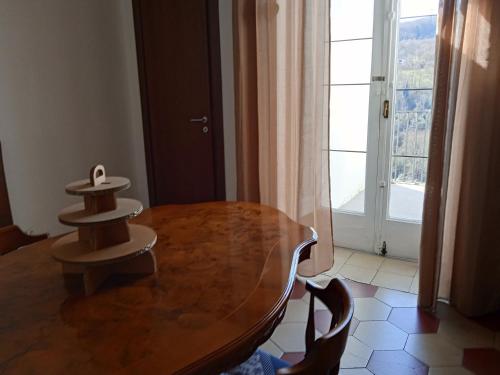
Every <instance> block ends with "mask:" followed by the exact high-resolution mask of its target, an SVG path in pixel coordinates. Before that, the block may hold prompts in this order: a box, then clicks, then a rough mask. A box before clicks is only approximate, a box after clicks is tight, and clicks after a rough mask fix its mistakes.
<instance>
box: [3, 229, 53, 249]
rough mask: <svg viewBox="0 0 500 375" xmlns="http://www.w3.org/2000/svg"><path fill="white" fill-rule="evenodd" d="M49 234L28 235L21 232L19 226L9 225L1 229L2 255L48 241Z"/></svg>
mask: <svg viewBox="0 0 500 375" xmlns="http://www.w3.org/2000/svg"><path fill="white" fill-rule="evenodd" d="M47 237H48V236H47V234H40V235H34V236H32V235H28V234H26V233H24V232H23V231H22V230H20V229H19V228H18V227H17V225H8V226H6V227H2V228H0V255H4V254H7V253H9V252H11V251H13V250H16V249H18V248H20V247H21V246H26V245H29V244H32V243H34V242H37V241H41V240H44V239H46V238H47Z"/></svg>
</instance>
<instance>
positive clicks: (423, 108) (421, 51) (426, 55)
mask: <svg viewBox="0 0 500 375" xmlns="http://www.w3.org/2000/svg"><path fill="white" fill-rule="evenodd" d="M437 7H438V0H400V2H399V13H398V14H399V16H398V18H397V20H396V22H397V24H396V25H395V29H396V35H397V38H396V39H395V42H394V46H393V48H394V49H395V61H393V63H392V65H393V68H392V69H393V71H394V74H395V75H394V79H393V82H394V83H393V87H392V90H389V93H388V94H389V97H391V96H392V98H393V103H394V105H393V110H392V116H391V120H392V121H390V122H391V126H390V133H389V134H388V138H389V140H388V142H387V144H388V146H387V149H386V150H385V154H386V155H387V159H386V160H387V161H386V166H387V167H386V168H387V169H388V170H389V173H387V174H385V175H386V176H387V177H386V179H387V184H386V185H387V187H388V189H387V190H388V191H387V192H386V193H385V194H382V197H383V200H384V201H385V204H384V205H383V206H384V207H383V213H382V218H383V219H382V231H381V237H380V241H386V245H387V250H388V252H389V254H390V255H392V256H398V257H403V258H413V259H416V258H418V252H419V246H420V224H421V220H422V210H423V202H424V193H425V181H426V178H427V158H428V152H429V136H430V127H431V111H432V91H433V81H434V61H435V42H436V20H437ZM389 68H390V69H391V67H390V66H389ZM391 102H392V100H391ZM380 175H384V173H383V171H382V173H380Z"/></svg>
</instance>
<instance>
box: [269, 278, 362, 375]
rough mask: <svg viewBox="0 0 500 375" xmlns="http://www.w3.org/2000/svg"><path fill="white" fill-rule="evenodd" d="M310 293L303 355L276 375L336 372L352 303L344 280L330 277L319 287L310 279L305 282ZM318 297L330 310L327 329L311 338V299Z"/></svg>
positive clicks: (313, 330)
mask: <svg viewBox="0 0 500 375" xmlns="http://www.w3.org/2000/svg"><path fill="white" fill-rule="evenodd" d="M306 289H307V290H308V291H309V292H310V293H311V299H310V302H309V316H308V321H307V327H306V355H305V358H304V360H303V361H301V362H300V363H298V364H296V365H294V366H292V367H288V368H283V369H280V370H278V371H277V374H280V375H285V374H287V375H291V374H294V375H296V374H301V375H305V374H315V375H316V374H317V375H324V374H328V375H329V374H338V372H339V368H340V358H341V357H342V354H343V353H344V350H345V347H346V344H347V338H348V336H349V326H350V325H351V320H352V315H353V312H354V303H353V299H352V297H351V294H350V292H349V289H348V288H347V286H346V284H345V283H344V282H343V281H342V280H339V279H333V280H332V281H330V283H329V284H328V285H327V286H326V288H322V287H320V286H318V285H316V284H313V283H311V282H309V281H308V282H307V283H306ZM315 298H318V299H319V300H320V301H321V302H323V303H324V304H325V305H326V307H327V308H328V309H329V310H330V312H331V313H332V321H331V324H330V331H329V332H328V333H326V334H325V335H323V336H321V337H319V338H318V339H316V340H315V331H316V330H315V326H314V299H315Z"/></svg>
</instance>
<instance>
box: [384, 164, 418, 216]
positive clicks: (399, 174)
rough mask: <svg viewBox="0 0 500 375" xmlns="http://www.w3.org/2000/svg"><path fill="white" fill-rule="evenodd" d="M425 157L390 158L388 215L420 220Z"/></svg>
mask: <svg viewBox="0 0 500 375" xmlns="http://www.w3.org/2000/svg"><path fill="white" fill-rule="evenodd" d="M426 178H427V158H403V157H394V158H392V181H391V187H390V192H389V193H390V199H389V217H390V218H391V219H402V220H411V221H420V220H422V209H423V205H424V193H425V180H426Z"/></svg>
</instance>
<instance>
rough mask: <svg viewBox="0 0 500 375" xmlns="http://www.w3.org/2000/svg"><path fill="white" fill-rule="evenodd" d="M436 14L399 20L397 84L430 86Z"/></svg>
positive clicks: (432, 69)
mask: <svg viewBox="0 0 500 375" xmlns="http://www.w3.org/2000/svg"><path fill="white" fill-rule="evenodd" d="M436 18H437V17H435V16H431V17H420V18H411V19H408V20H401V22H400V24H399V43H398V64H397V65H398V80H397V83H396V85H397V87H398V88H409V87H411V88H429V87H432V86H433V78H434V56H435V49H436Z"/></svg>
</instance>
